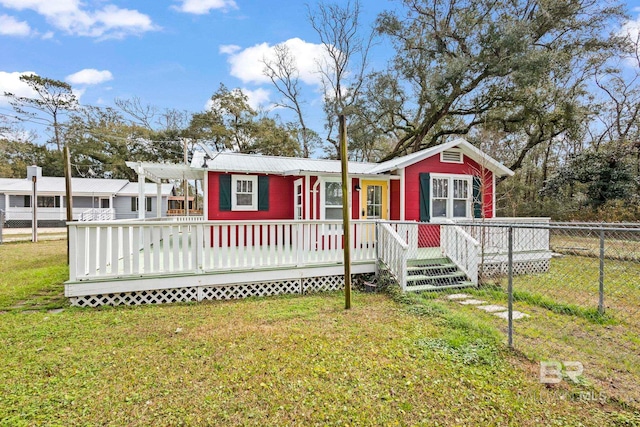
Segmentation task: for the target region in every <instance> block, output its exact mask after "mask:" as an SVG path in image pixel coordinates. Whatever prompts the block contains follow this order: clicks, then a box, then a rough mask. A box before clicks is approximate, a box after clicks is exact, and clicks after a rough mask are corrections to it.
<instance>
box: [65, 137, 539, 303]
mask: <svg viewBox="0 0 640 427" xmlns="http://www.w3.org/2000/svg"><path fill="white" fill-rule="evenodd" d="M129 166H130V167H132V168H134V169H135V170H136V171H137V173H138V187H139V188H140V194H139V199H140V200H142V198H143V197H144V192H143V191H142V190H143V189H144V188H145V182H146V180H150V181H152V182H155V183H156V185H157V186H158V188H161V184H162V180H163V179H172V180H177V179H178V180H179V179H187V180H190V179H195V180H202V182H203V186H204V206H203V215H202V216H196V217H192V216H191V215H187V216H184V217H182V216H177V217H171V218H167V219H157V218H154V219H149V220H147V219H146V218H145V217H144V216H143V215H141V217H140V218H139V219H137V220H135V221H105V222H91V223H69V224H68V227H69V236H70V238H69V240H70V244H69V245H70V254H71V255H70V259H71V260H73V261H72V262H71V263H70V266H69V281H68V282H67V283H66V285H65V294H66V295H67V296H68V297H69V298H71V302H72V304H73V305H102V304H142V303H156V302H174V301H202V300H206V299H229V298H243V297H246V296H251V295H254V296H259V295H275V294H279V293H303V294H304V293H307V292H315V291H326V290H335V289H340V288H341V286H342V285H343V283H344V270H345V265H344V257H343V255H344V250H343V249H344V245H345V242H346V241H347V240H346V239H344V237H345V233H344V227H343V224H342V221H336V220H340V219H342V213H343V210H344V209H348V212H350V214H351V218H353V219H354V221H353V222H352V223H351V225H350V233H349V235H350V237H351V238H350V239H349V244H350V252H351V255H350V259H349V263H350V264H351V267H352V268H351V273H352V274H362V273H379V266H380V265H382V266H384V267H383V269H384V270H385V271H386V272H388V273H389V274H390V275H391V276H392V277H394V278H395V280H396V281H397V283H398V284H399V285H400V286H401V288H402V289H403V290H440V289H446V288H457V287H465V286H475V285H477V284H478V283H479V282H480V274H481V273H482V275H488V274H492V273H491V272H495V273H498V274H501V272H503V271H504V270H505V268H506V266H507V264H508V263H509V262H511V263H512V264H511V265H512V267H513V269H514V271H517V272H520V273H530V272H544V271H547V270H548V268H549V265H550V260H551V251H550V250H549V230H548V229H545V228H543V227H542V228H540V227H538V228H536V227H529V228H527V227H521V228H520V229H518V230H517V231H514V232H509V238H508V239H507V234H505V230H506V229H505V228H504V227H503V226H504V223H505V222H510V223H522V222H523V221H524V220H525V219H523V218H499V219H496V221H499V223H498V224H496V225H497V226H496V227H494V228H491V227H488V226H487V224H489V223H491V222H493V221H490V220H491V219H492V218H494V217H495V184H496V177H499V176H505V175H513V172H511V171H510V170H509V169H508V168H506V167H505V166H504V165H502V164H500V163H499V162H497V161H496V160H494V159H492V158H491V157H489V156H488V155H486V154H485V153H483V152H482V151H480V150H478V149H477V148H475V147H473V146H472V145H471V144H469V143H468V142H467V141H465V140H463V139H456V140H454V141H451V142H448V143H446V144H442V145H439V146H437V147H432V148H429V149H426V150H423V151H420V152H417V153H412V154H409V155H407V156H404V157H399V158H396V159H392V160H389V161H387V162H383V163H362V162H350V163H349V183H350V185H349V197H348V200H349V206H343V205H342V185H341V182H340V181H341V165H340V162H338V161H335V160H317V159H303V158H288V157H273V156H262V155H248V154H237V153H212V152H207V153H206V155H205V153H202V152H200V153H196V155H195V156H194V159H193V160H192V163H191V165H190V166H189V165H176V164H164V163H161V164H156V163H129ZM474 218H481V219H483V221H465V220H471V219H474ZM378 219H379V220H388V221H375V220H378ZM457 220H461V221H459V222H458V221H457ZM485 220H486V221H485ZM526 221H527V222H528V223H533V222H544V221H547V222H548V219H545V218H542V219H534V218H529V219H526ZM445 222H446V223H451V222H457V224H447V225H440V224H441V223H445ZM510 246H512V247H513V249H512V250H511V252H510V254H511V256H512V258H510V257H508V256H507V252H506V250H507V249H508V248H509V247H510Z"/></svg>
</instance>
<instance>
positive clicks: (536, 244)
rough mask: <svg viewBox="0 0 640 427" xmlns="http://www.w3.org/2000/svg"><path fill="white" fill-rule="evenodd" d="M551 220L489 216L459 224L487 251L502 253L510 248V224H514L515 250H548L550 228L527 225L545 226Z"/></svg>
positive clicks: (489, 252)
mask: <svg viewBox="0 0 640 427" xmlns="http://www.w3.org/2000/svg"><path fill="white" fill-rule="evenodd" d="M549 221H550V219H549V218H489V219H482V220H478V221H477V222H475V221H474V222H473V223H468V222H465V223H462V224H459V226H460V227H462V229H463V230H464V231H465V232H467V233H468V234H470V235H471V236H472V237H473V238H474V239H475V240H477V241H478V242H479V243H480V245H481V247H482V248H483V250H484V252H485V253H488V254H500V253H507V251H508V249H509V229H508V226H513V251H514V252H534V251H548V250H549V229H548V228H534V227H530V228H527V225H532V226H545V225H549Z"/></svg>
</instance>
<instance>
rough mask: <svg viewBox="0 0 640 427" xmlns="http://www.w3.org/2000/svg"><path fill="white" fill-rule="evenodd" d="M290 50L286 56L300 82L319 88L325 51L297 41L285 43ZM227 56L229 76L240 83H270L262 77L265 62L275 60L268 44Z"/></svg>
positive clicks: (311, 44)
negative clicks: (292, 58)
mask: <svg viewBox="0 0 640 427" xmlns="http://www.w3.org/2000/svg"><path fill="white" fill-rule="evenodd" d="M284 44H285V45H286V46H287V47H288V48H289V52H290V53H291V55H292V56H293V57H294V58H295V61H296V66H297V68H298V71H299V73H300V80H301V81H302V82H304V83H306V84H309V85H314V86H320V85H321V81H320V75H319V74H318V61H319V60H321V59H322V58H326V55H327V54H326V51H325V49H324V47H323V46H322V45H321V44H315V43H307V42H305V41H304V40H301V39H299V38H292V39H289V40H287V41H285V42H284ZM222 49H223V46H221V47H220V52H221V53H227V54H228V55H229V58H228V59H227V62H229V64H230V65H231V75H232V76H234V77H237V78H239V79H240V80H242V82H243V83H254V84H263V83H269V82H270V80H269V78H268V77H267V76H265V75H264V73H263V70H264V62H263V60H264V59H267V60H271V59H273V58H274V46H270V45H269V44H268V43H261V44H257V45H255V46H251V47H248V48H246V49H244V50H236V51H232V52H223V51H222Z"/></svg>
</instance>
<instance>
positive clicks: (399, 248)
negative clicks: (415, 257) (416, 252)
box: [377, 222, 409, 292]
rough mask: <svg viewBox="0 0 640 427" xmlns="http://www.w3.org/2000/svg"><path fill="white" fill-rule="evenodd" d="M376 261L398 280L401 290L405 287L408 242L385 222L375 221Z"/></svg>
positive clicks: (404, 289)
mask: <svg viewBox="0 0 640 427" xmlns="http://www.w3.org/2000/svg"><path fill="white" fill-rule="evenodd" d="M377 229H378V245H377V248H378V261H379V262H382V263H384V265H386V266H387V268H388V269H389V272H390V273H391V275H392V276H393V277H394V278H395V279H396V280H397V281H398V284H399V285H400V288H401V289H402V291H403V292H404V291H406V289H407V260H408V258H409V244H408V243H407V242H405V241H404V240H403V239H402V237H400V235H399V234H398V233H397V232H396V231H395V230H394V229H393V228H392V227H391V225H389V224H388V223H385V222H378V223H377Z"/></svg>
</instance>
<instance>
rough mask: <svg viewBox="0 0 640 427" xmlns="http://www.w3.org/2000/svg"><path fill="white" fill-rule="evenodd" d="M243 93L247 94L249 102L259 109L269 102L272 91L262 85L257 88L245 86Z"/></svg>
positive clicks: (251, 105)
mask: <svg viewBox="0 0 640 427" xmlns="http://www.w3.org/2000/svg"><path fill="white" fill-rule="evenodd" d="M242 93H244V94H245V95H247V103H248V104H249V106H250V107H251V108H253V109H254V110H257V109H258V108H260V107H261V106H262V107H264V106H265V105H266V104H267V103H268V102H269V97H270V96H271V93H270V92H269V91H268V90H266V89H263V88H261V87H259V88H258V89H256V90H251V89H247V88H244V87H243V88H242Z"/></svg>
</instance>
